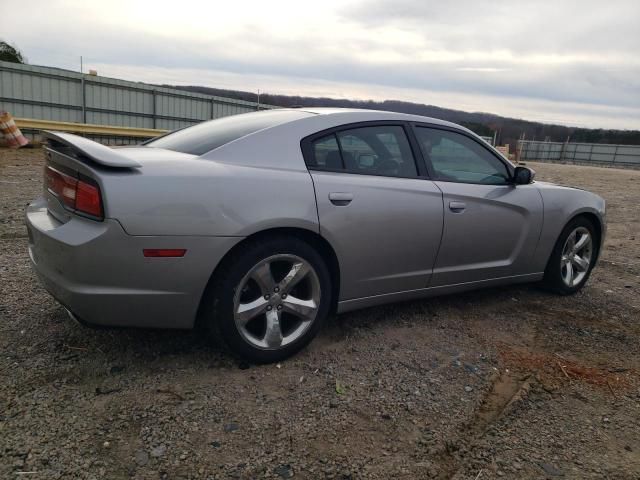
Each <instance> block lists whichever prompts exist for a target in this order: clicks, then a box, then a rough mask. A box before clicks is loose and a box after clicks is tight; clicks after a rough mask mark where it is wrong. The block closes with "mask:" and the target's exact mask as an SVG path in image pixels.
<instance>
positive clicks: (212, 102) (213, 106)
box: [211, 97, 216, 120]
mask: <svg viewBox="0 0 640 480" xmlns="http://www.w3.org/2000/svg"><path fill="white" fill-rule="evenodd" d="M215 106H216V102H215V101H214V100H213V97H211V120H213V119H214V116H213V111H214V109H215Z"/></svg>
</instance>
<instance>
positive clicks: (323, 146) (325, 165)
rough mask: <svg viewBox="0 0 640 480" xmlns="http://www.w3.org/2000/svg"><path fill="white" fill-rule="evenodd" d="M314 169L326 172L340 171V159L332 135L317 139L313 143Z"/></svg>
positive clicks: (334, 138)
mask: <svg viewBox="0 0 640 480" xmlns="http://www.w3.org/2000/svg"><path fill="white" fill-rule="evenodd" d="M313 159H314V162H315V165H313V166H314V167H317V168H322V169H327V170H342V168H343V165H342V158H341V156H340V149H339V148H338V141H337V140H336V136H335V135H334V134H331V135H328V136H326V137H322V138H319V139H318V140H316V141H315V142H314V143H313Z"/></svg>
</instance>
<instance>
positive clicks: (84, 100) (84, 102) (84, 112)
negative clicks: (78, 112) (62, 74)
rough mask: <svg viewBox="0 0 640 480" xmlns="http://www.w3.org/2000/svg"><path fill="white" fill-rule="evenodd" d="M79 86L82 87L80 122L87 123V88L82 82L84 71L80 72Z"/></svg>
mask: <svg viewBox="0 0 640 480" xmlns="http://www.w3.org/2000/svg"><path fill="white" fill-rule="evenodd" d="M80 75H82V77H80V88H81V89H82V123H87V90H86V86H85V83H84V73H81V74H80Z"/></svg>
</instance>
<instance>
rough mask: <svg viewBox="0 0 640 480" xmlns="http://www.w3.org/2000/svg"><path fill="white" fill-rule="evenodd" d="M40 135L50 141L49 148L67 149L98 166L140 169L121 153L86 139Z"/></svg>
mask: <svg viewBox="0 0 640 480" xmlns="http://www.w3.org/2000/svg"><path fill="white" fill-rule="evenodd" d="M41 133H42V135H43V136H44V137H46V138H48V139H49V140H50V142H49V143H50V144H51V147H52V148H53V149H55V147H56V145H55V144H56V143H58V144H62V145H63V146H64V147H68V148H69V149H71V151H72V152H73V153H75V154H79V156H84V157H86V158H88V159H89V160H91V161H92V162H95V163H97V164H100V165H104V166H107V167H115V168H140V167H142V165H140V164H139V163H138V162H136V161H135V160H133V159H132V158H129V157H127V156H126V155H124V154H123V153H121V152H119V151H117V150H114V149H112V148H109V147H107V146H105V145H102V144H101V143H98V142H94V141H93V140H89V139H88V138H84V137H80V136H78V135H73V134H72V133H63V132H51V131H49V130H42V132H41Z"/></svg>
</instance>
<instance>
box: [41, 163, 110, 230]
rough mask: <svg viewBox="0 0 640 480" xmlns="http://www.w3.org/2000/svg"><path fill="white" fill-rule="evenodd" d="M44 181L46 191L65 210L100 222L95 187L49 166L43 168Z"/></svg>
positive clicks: (98, 195)
mask: <svg viewBox="0 0 640 480" xmlns="http://www.w3.org/2000/svg"><path fill="white" fill-rule="evenodd" d="M45 180H46V182H47V190H49V192H51V193H52V194H53V195H55V196H56V197H58V199H59V200H60V201H61V202H62V204H63V205H64V206H65V207H66V208H67V209H69V210H73V211H74V212H77V213H81V214H86V215H90V216H92V217H95V218H97V219H100V220H102V218H103V214H102V199H101V197H100V189H99V188H98V186H97V185H93V184H91V183H89V182H86V181H84V180H81V179H78V178H75V177H72V176H71V175H67V174H66V173H62V172H61V171H60V170H56V169H55V168H53V167H52V166H50V165H48V166H47V167H46V168H45Z"/></svg>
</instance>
